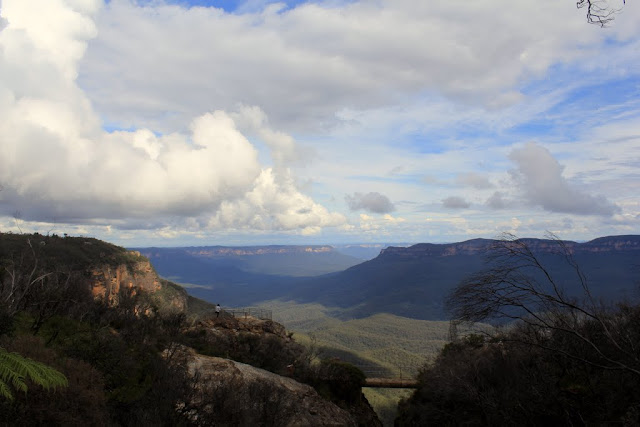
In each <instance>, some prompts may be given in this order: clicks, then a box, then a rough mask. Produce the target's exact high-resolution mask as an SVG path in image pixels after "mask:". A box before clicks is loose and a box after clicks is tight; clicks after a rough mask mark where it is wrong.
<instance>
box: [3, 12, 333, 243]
mask: <svg viewBox="0 0 640 427" xmlns="http://www.w3.org/2000/svg"><path fill="white" fill-rule="evenodd" d="M2 6H3V7H2V17H3V19H4V20H5V21H4V22H5V26H4V28H3V29H2V30H1V31H0V139H1V140H2V144H1V145H0V184H1V185H2V188H3V190H2V192H0V213H2V214H5V215H11V214H12V213H13V212H15V211H18V212H20V215H21V216H22V218H24V219H26V220H32V221H49V222H57V223H76V224H104V225H114V226H115V227H120V228H123V229H129V228H135V227H138V228H145V227H154V228H162V227H165V226H167V225H168V224H171V225H172V226H175V227H177V228H191V229H214V230H215V229H218V228H221V227H224V228H230V227H232V228H239V229H244V228H250V229H278V230H295V229H299V230H303V231H304V232H306V233H311V232H317V231H318V230H319V228H320V227H325V226H336V225H340V224H342V223H343V222H344V217H343V216H342V215H339V214H333V213H330V212H329V211H328V210H327V209H325V208H324V207H322V206H320V205H318V204H317V203H315V202H314V201H313V200H312V199H311V198H309V197H308V196H305V195H303V194H301V193H300V192H299V190H298V189H297V188H296V185H295V180H294V179H293V177H292V176H291V175H290V171H289V169H288V168H287V165H288V164H289V163H290V162H292V161H293V160H294V158H295V157H296V144H295V141H294V140H293V138H292V137H290V136H288V135H286V134H284V133H280V132H276V131H273V130H272V129H271V128H270V127H269V126H268V123H267V119H266V116H265V115H264V113H262V112H261V110H260V109H257V108H250V107H247V108H241V109H240V110H239V111H237V112H233V113H228V112H225V111H223V110H215V111H211V112H205V113H201V114H199V115H198V116H197V117H195V118H194V119H192V120H191V122H190V124H189V125H188V126H186V127H187V129H188V132H186V133H183V132H180V133H178V132H172V133H167V134H162V133H158V132H154V131H153V130H150V129H145V128H140V129H137V130H134V131H113V132H106V131H104V130H103V128H102V122H101V120H100V118H99V117H98V115H97V114H96V112H95V110H94V109H93V106H92V103H91V102H90V101H89V99H88V98H87V97H86V95H85V93H84V92H83V90H82V89H81V88H80V87H79V86H78V84H77V83H76V79H77V76H78V71H77V70H78V64H79V61H80V60H81V59H82V57H83V55H84V53H85V49H86V47H87V43H88V41H89V40H90V39H91V38H93V37H95V36H96V26H95V24H94V22H93V17H94V16H95V14H96V13H98V11H99V9H100V4H99V2H96V1H87V2H69V3H67V2H65V1H62V0H40V1H36V0H33V1H29V2H27V1H22V0H8V1H6V0H5V1H4V2H3V5H2ZM36 9H37V10H38V13H33V11H34V10H36ZM236 122H239V123H249V124H251V125H252V128H253V129H254V130H255V132H256V133H257V135H258V136H261V137H262V138H263V141H264V143H265V144H266V145H267V146H268V147H269V148H270V152H271V154H272V159H273V163H274V167H272V166H265V165H263V164H261V163H260V161H259V153H258V150H257V149H256V147H255V146H254V144H253V143H252V142H250V141H249V140H248V139H247V137H245V136H244V135H243V134H242V133H241V132H240V130H239V129H238V126H237V125H236Z"/></svg>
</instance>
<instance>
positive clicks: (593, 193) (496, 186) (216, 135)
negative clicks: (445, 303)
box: [0, 0, 640, 247]
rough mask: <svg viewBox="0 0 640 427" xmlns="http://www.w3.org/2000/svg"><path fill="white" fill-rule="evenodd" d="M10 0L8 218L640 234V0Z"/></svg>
mask: <svg viewBox="0 0 640 427" xmlns="http://www.w3.org/2000/svg"><path fill="white" fill-rule="evenodd" d="M617 1H618V0H611V1H610V2H609V3H605V5H606V6H608V7H610V8H611V10H617V13H615V19H614V20H613V21H611V22H610V23H609V24H608V25H607V26H606V27H605V28H601V27H600V26H597V25H592V24H589V23H587V20H586V11H585V9H578V8H576V2H575V1H572V0H537V1H534V2H514V1H512V0H483V1H474V2H453V1H450V0H434V1H429V2H417V1H413V0H412V1H409V0H350V1H342V0H326V1H323V0H318V1H300V0H298V1H283V2H273V1H269V0H247V1H231V0H192V1H189V0H173V1H170V0H165V1H163V0H137V1H136V0H110V1H106V2H103V1H100V0H1V3H0V231H1V232H13V233H18V232H28V233H33V232H39V233H41V234H58V235H63V234H65V233H67V234H69V235H82V236H92V237H97V238H100V239H104V240H107V241H109V242H113V243H115V244H119V245H123V246H126V247H140V246H185V245H195V246H201V245H202V246H203V245H257V244H260V245H262V244H313V243H317V244H331V243H335V244H338V243H357V242H362V243H367V242H405V243H418V242H432V243H442V242H455V241H463V240H468V239H473V238H478V237H484V238H494V237H497V236H499V235H500V234H501V233H505V232H508V233H513V234H515V235H518V236H521V237H544V236H545V235H546V234H547V233H554V234H556V235H557V236H559V237H561V238H563V239H570V240H578V241H585V240H590V239H593V238H596V237H600V236H606V235H621V234H640V25H638V22H640V2H626V5H623V4H622V1H621V0H620V1H619V2H617Z"/></svg>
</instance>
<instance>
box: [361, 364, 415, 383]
mask: <svg viewBox="0 0 640 427" xmlns="http://www.w3.org/2000/svg"><path fill="white" fill-rule="evenodd" d="M354 366H356V367H357V368H359V369H360V370H361V371H362V372H363V373H364V375H365V376H366V377H367V378H385V379H399V380H402V379H413V378H415V377H416V375H417V374H418V370H419V366H394V367H393V368H385V367H382V366H376V365H354Z"/></svg>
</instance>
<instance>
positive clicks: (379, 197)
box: [344, 191, 396, 214]
mask: <svg viewBox="0 0 640 427" xmlns="http://www.w3.org/2000/svg"><path fill="white" fill-rule="evenodd" d="M344 200H345V201H346V202H347V205H348V206H349V209H351V210H352V211H358V210H365V211H368V212H372V213H378V214H384V213H390V212H393V211H394V210H395V209H396V208H395V206H394V205H393V203H391V200H389V198H388V197H387V196H385V195H384V194H380V193H378V192H377V191H374V192H371V193H367V194H362V193H353V195H349V194H347V195H345V196H344Z"/></svg>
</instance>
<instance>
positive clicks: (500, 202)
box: [486, 191, 507, 209]
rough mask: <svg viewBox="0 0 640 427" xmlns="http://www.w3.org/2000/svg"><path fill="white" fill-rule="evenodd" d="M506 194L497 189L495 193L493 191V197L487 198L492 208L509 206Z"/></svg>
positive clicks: (488, 204)
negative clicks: (505, 197) (505, 198)
mask: <svg viewBox="0 0 640 427" xmlns="http://www.w3.org/2000/svg"><path fill="white" fill-rule="evenodd" d="M503 196H504V195H503V194H502V193H501V192H499V191H496V192H495V193H493V194H492V195H491V197H489V198H488V199H487V203H486V204H487V206H489V207H490V208H491V209H504V208H506V207H507V203H506V201H505V200H504V197H503Z"/></svg>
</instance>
